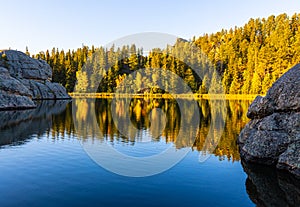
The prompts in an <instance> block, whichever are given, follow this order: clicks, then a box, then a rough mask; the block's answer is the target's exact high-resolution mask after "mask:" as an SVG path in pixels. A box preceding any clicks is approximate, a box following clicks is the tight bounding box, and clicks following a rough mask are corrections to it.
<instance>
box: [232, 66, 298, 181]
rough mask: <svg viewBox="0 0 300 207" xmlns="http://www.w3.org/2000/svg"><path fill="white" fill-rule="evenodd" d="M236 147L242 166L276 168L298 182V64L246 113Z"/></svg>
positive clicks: (255, 101) (256, 100) (257, 99)
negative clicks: (286, 172) (249, 163)
mask: <svg viewBox="0 0 300 207" xmlns="http://www.w3.org/2000/svg"><path fill="white" fill-rule="evenodd" d="M247 115H248V117H249V118H250V119H252V120H251V121H250V122H249V123H248V124H247V125H246V126H245V128H244V129H243V130H242V131H241V133H240V135H239V138H238V143H239V147H240V154H241V157H242V159H243V160H245V161H246V162H254V163H261V164H266V165H276V167H277V168H279V169H285V170H288V171H289V172H291V173H292V174H294V175H296V177H299V178H300V64H298V65H296V66H295V67H293V68H292V69H290V70H289V71H288V72H287V73H285V74H284V75H283V76H282V77H281V78H279V79H278V80H277V81H276V82H275V83H274V84H273V86H272V87H271V88H270V89H269V91H268V92H267V95H266V96H265V97H260V96H258V97H256V99H255V100H254V101H253V103H252V104H251V105H250V107H249V110H248V114H247Z"/></svg>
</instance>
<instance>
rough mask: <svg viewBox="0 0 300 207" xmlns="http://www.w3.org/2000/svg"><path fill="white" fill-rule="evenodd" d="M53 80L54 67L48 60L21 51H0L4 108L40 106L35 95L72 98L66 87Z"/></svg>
mask: <svg viewBox="0 0 300 207" xmlns="http://www.w3.org/2000/svg"><path fill="white" fill-rule="evenodd" d="M51 80H52V70H51V68H50V66H49V65H48V64H47V63H46V62H45V61H44V60H36V59H33V58H31V57H29V56H27V55H26V54H24V53H22V52H19V51H14V50H4V51H0V109H1V110H5V109H16V108H18V109H21V108H32V107H36V105H35V104H34V102H33V101H32V100H35V99H36V100H37V99H69V98H70V96H69V95H68V94H67V92H66V89H65V88H64V87H63V86H62V85H60V84H58V83H53V82H51Z"/></svg>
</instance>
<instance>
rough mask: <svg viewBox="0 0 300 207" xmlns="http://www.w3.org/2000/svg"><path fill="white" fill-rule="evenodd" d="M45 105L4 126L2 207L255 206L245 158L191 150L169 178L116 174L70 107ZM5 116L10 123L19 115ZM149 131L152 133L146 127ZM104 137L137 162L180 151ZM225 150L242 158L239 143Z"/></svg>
mask: <svg viewBox="0 0 300 207" xmlns="http://www.w3.org/2000/svg"><path fill="white" fill-rule="evenodd" d="M53 106H55V104H54V105H51V107H53ZM43 107H44V106H43ZM43 107H41V108H39V109H37V110H38V112H36V111H31V112H32V114H35V115H36V116H37V117H35V115H26V116H25V115H24V113H25V111H24V112H18V113H20V114H21V115H22V117H23V118H22V119H20V120H21V121H18V120H16V122H14V120H10V121H6V122H7V124H8V123H10V125H9V126H6V123H2V125H1V127H0V141H1V142H3V143H4V144H1V145H2V146H1V145H0V206H1V207H7V206H18V207H19V206H30V207H34V206H37V207H41V206H43V207H46V206H56V207H59V206H64V207H65V206H220V207H221V206H244V207H246V206H254V204H253V202H252V201H251V200H250V198H249V196H248V194H247V190H246V185H245V182H246V178H247V174H246V173H245V172H244V170H243V167H242V165H241V162H240V161H239V159H238V158H236V159H233V158H232V157H230V155H227V157H228V156H229V158H224V156H225V157H226V155H224V156H220V155H216V154H211V155H210V157H209V158H208V159H207V160H206V161H204V162H199V154H200V153H201V151H198V150H196V149H194V148H193V150H192V148H190V151H189V152H188V154H187V155H186V156H185V157H184V159H183V160H181V161H180V162H179V163H178V164H176V165H175V166H174V167H173V168H171V169H169V170H167V171H165V172H163V173H160V174H157V175H153V176H148V177H138V178H137V177H126V176H121V175H117V174H115V173H113V172H110V171H108V170H106V169H104V168H102V167H101V166H99V165H98V164H97V163H95V162H94V161H93V160H92V159H91V158H90V157H89V156H88V155H87V153H86V152H85V150H84V149H83V147H82V144H81V138H80V137H79V136H78V135H77V133H76V130H74V128H72V123H71V124H70V123H69V122H68V120H69V118H70V117H71V108H72V105H71V104H67V105H66V106H65V105H63V104H59V110H54V109H55V107H54V108H51V110H52V109H53V110H52V112H50V111H51V110H50V109H49V106H48V105H47V104H46V110H44V112H43V110H42V109H43ZM29 112H30V111H27V112H26V113H29ZM1 113H3V114H1V117H2V118H3V119H4V117H5V116H7V117H8V118H11V117H14V116H13V115H12V114H11V113H14V115H16V114H15V112H1ZM22 113H23V114H22ZM21 115H18V116H21ZM24 117H25V118H24ZM26 117H27V118H26ZM28 117H29V118H28ZM8 118H7V119H5V120H8ZM14 119H16V118H14ZM22 120H23V121H22ZM22 124H24V126H23V125H22ZM143 125H145V126H146V124H145V123H143ZM108 128H109V127H108ZM227 131H228V130H227ZM18 132H19V133H18ZM143 132H144V134H143V136H147V133H148V132H147V128H146V127H144V131H143ZM20 134H21V135H20ZM105 136H106V138H105V139H103V140H104V142H107V143H108V144H110V145H111V146H113V147H114V148H115V149H117V150H118V151H120V152H122V153H124V154H127V155H130V156H136V157H142V156H151V155H153V154H156V153H157V152H159V151H162V150H164V149H166V148H168V147H174V146H175V145H174V143H173V142H171V141H168V142H167V141H166V139H165V138H164V137H161V139H158V140H151V139H150V140H147V141H146V142H138V141H136V142H127V141H126V142H125V141H122V140H123V139H122V138H121V137H117V136H118V135H117V134H114V135H113V136H115V138H114V139H111V138H109V135H105ZM234 139H235V138H234ZM6 140H8V141H6ZM225 141H226V140H225ZM224 143H226V142H224ZM232 143H235V142H234V141H233V142H232ZM233 145H234V144H233ZM225 148H226V149H228V150H229V149H231V148H232V150H233V152H232V153H236V152H235V151H234V150H236V149H235V145H234V146H227V147H226V146H225ZM229 154H230V153H229ZM124 167H126V164H124Z"/></svg>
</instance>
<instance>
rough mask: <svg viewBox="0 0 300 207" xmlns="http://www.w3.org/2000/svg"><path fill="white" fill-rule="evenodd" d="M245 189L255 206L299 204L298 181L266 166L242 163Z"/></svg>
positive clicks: (299, 186)
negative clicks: (245, 175) (244, 174)
mask: <svg viewBox="0 0 300 207" xmlns="http://www.w3.org/2000/svg"><path fill="white" fill-rule="evenodd" d="M242 165H243V168H244V170H245V172H246V173H247V175H248V178H247V180H246V189H247V193H248V195H249V197H250V199H251V200H252V201H253V202H254V203H255V204H256V205H257V206H266V207H267V206H272V207H276V206H278V207H281V206H300V181H299V180H297V179H296V178H294V177H292V176H291V175H290V174H287V173H286V172H281V171H277V170H276V169H274V168H271V167H268V166H260V165H254V164H249V163H244V162H243V163H242Z"/></svg>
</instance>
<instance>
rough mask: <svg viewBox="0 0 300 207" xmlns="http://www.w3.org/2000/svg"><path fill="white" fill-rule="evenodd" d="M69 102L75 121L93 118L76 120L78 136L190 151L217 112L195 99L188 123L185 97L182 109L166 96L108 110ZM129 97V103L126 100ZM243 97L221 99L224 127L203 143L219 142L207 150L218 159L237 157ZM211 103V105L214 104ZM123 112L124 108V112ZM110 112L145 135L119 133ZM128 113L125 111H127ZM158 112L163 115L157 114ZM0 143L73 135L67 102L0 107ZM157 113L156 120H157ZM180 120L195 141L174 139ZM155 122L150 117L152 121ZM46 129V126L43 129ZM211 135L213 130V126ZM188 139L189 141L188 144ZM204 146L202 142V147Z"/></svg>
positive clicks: (103, 103)
mask: <svg viewBox="0 0 300 207" xmlns="http://www.w3.org/2000/svg"><path fill="white" fill-rule="evenodd" d="M73 101H75V106H76V107H77V110H76V119H77V120H80V121H79V123H85V122H86V121H87V119H88V117H91V114H93V113H96V119H97V120H95V121H94V122H92V123H91V124H92V125H93V126H90V125H89V126H87V125H85V124H82V126H78V127H77V130H80V131H81V132H80V134H81V135H84V136H83V137H90V138H91V137H93V138H97V139H100V140H106V141H110V142H113V141H119V142H122V143H124V144H126V143H127V144H131V145H132V144H134V143H135V142H149V141H153V142H155V141H162V140H164V141H165V142H166V143H174V144H175V146H176V148H178V149H180V148H184V147H187V146H192V149H193V150H197V151H201V150H203V148H205V146H204V145H205V139H206V137H207V135H208V132H209V129H210V128H209V127H210V126H211V122H212V113H215V114H217V116H221V114H218V113H221V112H222V110H221V109H218V108H211V105H212V104H210V102H209V101H208V100H198V101H197V104H198V109H197V110H199V115H200V122H199V125H197V124H195V123H194V122H193V116H194V114H188V113H189V112H190V110H188V107H190V106H191V105H190V104H189V103H188V101H187V102H186V103H185V104H183V106H184V107H183V109H181V111H180V110H179V107H178V104H177V103H176V101H175V100H171V99H132V100H128V99H124V100H119V101H118V102H117V103H116V105H115V106H114V107H113V108H112V104H111V103H112V100H111V99H97V100H96V101H95V100H94V99H76V100H73ZM126 101H130V103H129V104H128V103H126ZM126 104H128V105H129V108H128V109H125V108H124V105H126ZM249 104H250V103H249V101H240V100H238V101H237V100H235V101H227V102H226V108H227V114H226V115H225V117H226V122H225V127H224V131H223V133H222V135H221V139H220V140H213V139H212V140H210V142H211V143H206V145H208V147H209V145H212V146H213V145H214V143H213V142H214V141H219V142H218V145H217V147H216V148H215V149H214V150H213V154H214V155H216V156H218V157H219V159H220V160H224V159H227V160H232V161H237V160H240V157H239V153H238V147H237V144H236V137H237V135H238V134H239V132H240V130H241V129H242V128H243V127H244V125H245V124H246V122H247V121H248V119H247V118H246V112H247V108H248V106H249ZM214 105H217V104H214ZM125 110H128V111H125ZM112 111H113V112H114V113H115V114H116V115H117V116H118V120H119V121H120V120H122V118H123V119H125V116H126V114H127V115H128V114H129V116H130V120H131V122H132V124H133V125H134V126H135V127H136V128H137V129H142V130H145V131H147V132H148V135H149V136H140V135H139V134H135V133H136V132H134V131H132V132H130V131H129V132H128V133H129V134H131V135H130V136H124V135H123V134H122V133H121V132H120V130H119V126H118V124H119V123H116V120H114V119H113V115H112ZM127 112H128V113H127ZM162 114H163V115H162ZM0 115H1V116H0V131H1V139H0V145H7V144H12V143H13V144H16V143H21V142H20V141H23V140H26V139H27V138H28V137H30V136H31V135H32V134H36V135H40V134H43V133H45V132H47V133H51V137H52V138H53V139H57V138H58V137H59V138H62V139H63V138H64V137H65V136H68V137H70V136H71V135H72V134H74V133H76V131H75V127H74V121H73V118H72V104H71V103H68V101H44V102H41V103H39V104H38V107H37V108H36V109H31V110H24V111H1V112H0ZM158 117H159V118H158ZM182 119H184V121H185V123H190V124H189V125H188V126H184V127H183V128H181V130H183V133H184V134H187V135H189V136H186V137H191V136H195V141H193V140H191V139H189V138H186V139H185V137H182V138H180V139H178V138H177V135H178V131H179V129H180V127H182V126H181V125H180V124H181V123H182V122H181V121H182ZM153 120H155V121H153ZM49 129H51V130H49ZM95 129H97V130H99V129H100V131H101V133H102V135H103V136H102V137H99V136H96V130H95ZM213 133H215V134H217V133H218V129H217V128H216V129H215V130H214V132H213ZM192 141H193V142H192ZM206 147H207V146H206Z"/></svg>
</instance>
